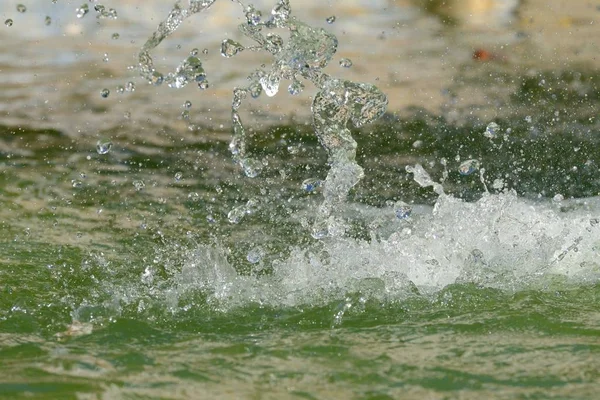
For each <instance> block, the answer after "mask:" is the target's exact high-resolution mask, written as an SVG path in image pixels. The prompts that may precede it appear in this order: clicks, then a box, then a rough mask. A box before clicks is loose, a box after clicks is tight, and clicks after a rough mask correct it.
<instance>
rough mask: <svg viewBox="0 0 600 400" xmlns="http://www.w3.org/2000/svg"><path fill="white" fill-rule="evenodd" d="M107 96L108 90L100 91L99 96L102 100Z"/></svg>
mask: <svg viewBox="0 0 600 400" xmlns="http://www.w3.org/2000/svg"><path fill="white" fill-rule="evenodd" d="M109 94H110V90H108V89H106V88H104V89H102V91H101V92H100V96H102V97H104V98H107V97H108V95H109Z"/></svg>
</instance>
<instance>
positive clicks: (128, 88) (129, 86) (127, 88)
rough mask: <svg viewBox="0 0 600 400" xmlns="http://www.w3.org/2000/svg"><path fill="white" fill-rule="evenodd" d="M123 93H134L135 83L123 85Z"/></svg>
mask: <svg viewBox="0 0 600 400" xmlns="http://www.w3.org/2000/svg"><path fill="white" fill-rule="evenodd" d="M125 91H127V92H133V91H135V83H133V82H131V81H130V82H127V84H126V85H125Z"/></svg>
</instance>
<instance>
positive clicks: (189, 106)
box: [183, 100, 192, 109]
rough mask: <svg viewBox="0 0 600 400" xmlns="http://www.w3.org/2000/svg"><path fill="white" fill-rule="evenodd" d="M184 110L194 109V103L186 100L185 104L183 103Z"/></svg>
mask: <svg viewBox="0 0 600 400" xmlns="http://www.w3.org/2000/svg"><path fill="white" fill-rule="evenodd" d="M183 108H187V109H190V108H192V102H191V101H189V100H186V101H185V103H183Z"/></svg>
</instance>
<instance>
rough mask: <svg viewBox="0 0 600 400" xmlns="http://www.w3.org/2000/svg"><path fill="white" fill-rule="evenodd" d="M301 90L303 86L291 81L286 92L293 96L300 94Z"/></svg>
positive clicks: (298, 82)
mask: <svg viewBox="0 0 600 400" xmlns="http://www.w3.org/2000/svg"><path fill="white" fill-rule="evenodd" d="M303 89H304V84H303V83H302V82H300V81H298V80H295V79H294V80H293V81H292V83H290V86H288V92H289V93H290V94H291V95H294V96H295V95H297V94H300V93H302V90H303Z"/></svg>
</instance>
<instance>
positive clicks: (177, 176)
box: [175, 172, 183, 182]
mask: <svg viewBox="0 0 600 400" xmlns="http://www.w3.org/2000/svg"><path fill="white" fill-rule="evenodd" d="M182 178H183V173H182V172H176V173H175V181H177V182H179V181H180V180H181V179H182Z"/></svg>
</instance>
